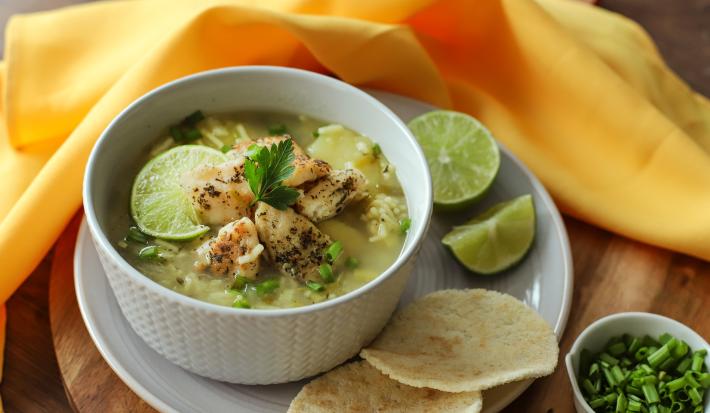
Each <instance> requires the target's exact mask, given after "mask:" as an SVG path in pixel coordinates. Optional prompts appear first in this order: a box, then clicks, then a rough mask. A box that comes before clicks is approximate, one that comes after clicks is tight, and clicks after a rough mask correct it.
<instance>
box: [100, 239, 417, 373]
mask: <svg viewBox="0 0 710 413" xmlns="http://www.w3.org/2000/svg"><path fill="white" fill-rule="evenodd" d="M94 245H95V246H96V249H97V251H98V253H99V259H100V260H101V264H102V266H103V268H104V270H105V271H106V275H107V276H108V280H109V283H110V285H111V288H112V289H113V292H114V294H115V295H116V299H117V301H118V304H119V306H120V307H121V311H122V312H123V314H124V316H125V317H126V319H127V320H128V322H129V323H130V325H131V327H132V328H133V330H135V332H136V333H138V335H139V336H140V337H141V338H142V339H143V340H144V341H145V342H146V343H147V344H148V345H149V346H150V347H152V348H153V349H154V350H155V351H157V352H158V353H160V354H162V355H163V356H164V357H165V358H167V359H168V360H170V361H172V362H173V363H175V364H177V365H179V366H180V367H183V368H185V369H187V370H189V371H191V372H193V373H196V374H199V375H202V376H205V377H209V378H212V379H215V380H221V381H227V382H231V383H242V384H273V383H283V382H289V381H295V380H299V379H302V378H304V377H309V376H313V375H315V374H318V373H321V372H324V371H327V370H330V369H332V368H333V367H335V366H337V365H338V364H340V363H342V362H344V361H345V360H347V359H349V358H350V357H353V356H354V355H355V354H357V353H358V351H360V349H361V348H362V347H364V346H365V345H366V344H368V343H369V342H370V341H371V340H372V339H374V338H375V336H376V335H377V334H378V333H379V332H380V330H381V329H382V328H383V327H384V325H385V323H386V322H387V320H388V319H389V317H390V315H391V314H392V312H393V311H394V309H395V307H396V305H397V302H398V301H399V297H400V295H401V294H402V290H403V289H404V286H405V284H406V282H407V279H408V278H409V274H410V273H411V271H412V268H413V267H412V266H413V262H414V256H412V257H411V258H410V259H409V260H408V261H407V262H406V264H405V265H404V266H402V267H401V268H400V269H399V270H398V271H397V272H396V273H394V274H393V275H392V276H390V277H389V278H387V280H385V281H384V282H383V283H382V284H381V285H379V286H378V288H373V289H371V290H369V291H367V292H366V293H365V294H362V295H360V296H358V297H355V298H354V299H352V300H349V301H345V302H343V303H342V304H340V305H338V306H331V307H328V308H326V309H322V310H320V311H311V312H306V313H302V314H294V315H289V316H283V317H263V316H251V315H249V314H235V313H224V312H213V311H210V310H209V309H204V308H199V307H196V306H192V305H189V304H187V305H186V303H185V302H184V301H182V300H174V299H172V297H170V296H167V295H158V294H155V293H154V292H152V291H150V290H149V289H147V288H145V286H144V285H142V284H141V283H137V282H136V281H135V280H134V279H133V278H131V277H130V276H128V274H126V272H125V271H124V270H123V269H122V268H121V267H120V266H118V265H116V263H115V262H114V261H113V260H112V259H111V258H110V257H109V255H108V254H106V251H104V250H103V248H102V246H101V245H100V244H99V243H94Z"/></svg>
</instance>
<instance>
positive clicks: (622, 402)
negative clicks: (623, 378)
mask: <svg viewBox="0 0 710 413" xmlns="http://www.w3.org/2000/svg"><path fill="white" fill-rule="evenodd" d="M627 406H628V401H627V399H626V396H624V393H620V394H619V396H618V397H617V398H616V409H615V410H614V412H615V413H624V412H626V407H627Z"/></svg>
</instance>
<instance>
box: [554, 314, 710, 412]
mask: <svg viewBox="0 0 710 413" xmlns="http://www.w3.org/2000/svg"><path fill="white" fill-rule="evenodd" d="M663 333H669V334H671V335H672V336H674V337H676V338H678V339H680V340H683V341H685V342H686V343H688V346H689V347H690V348H691V349H692V350H693V351H696V350H700V349H703V348H704V349H706V350H708V352H709V353H710V345H709V344H708V342H707V341H705V340H704V339H703V338H702V337H701V336H700V335H699V334H698V333H696V332H695V331H693V330H692V329H690V328H689V327H687V326H685V325H684V324H681V323H679V322H678V321H675V320H673V319H671V318H668V317H664V316H661V315H658V314H652V313H633V312H632V313H618V314H612V315H609V316H606V317H604V318H600V319H599V320H597V321H595V322H593V323H592V324H591V325H589V327H587V328H586V329H585V330H584V331H582V334H580V335H579V337H577V340H575V342H574V344H572V348H571V349H570V351H569V353H567V356H566V357H565V365H566V366H567V374H568V376H569V379H570V382H571V383H572V391H573V392H574V406H575V408H576V409H577V412H578V413H594V410H592V408H591V407H589V405H588V404H587V402H586V401H585V400H584V396H582V392H581V390H580V388H579V384H578V383H577V371H578V369H579V356H580V353H581V352H582V350H583V349H585V348H586V349H588V350H590V351H592V352H598V351H601V350H602V349H603V348H604V346H605V345H606V343H607V341H608V340H609V339H610V338H611V337H614V336H620V335H622V334H631V335H634V336H644V335H646V334H648V335H650V336H651V337H654V338H658V337H659V336H660V335H661V334H663ZM708 357H710V356H708ZM705 364H706V365H708V358H707V357H706V359H705ZM704 403H705V405H704V408H705V410H704V411H705V413H709V412H710V396H708V395H705V400H704Z"/></svg>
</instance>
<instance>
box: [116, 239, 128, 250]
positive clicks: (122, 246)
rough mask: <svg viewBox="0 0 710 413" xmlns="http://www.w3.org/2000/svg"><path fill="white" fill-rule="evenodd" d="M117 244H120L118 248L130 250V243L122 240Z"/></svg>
mask: <svg viewBox="0 0 710 413" xmlns="http://www.w3.org/2000/svg"><path fill="white" fill-rule="evenodd" d="M116 244H118V246H119V247H121V248H128V243H127V242H126V241H124V240H120V241H118V242H117V243H116Z"/></svg>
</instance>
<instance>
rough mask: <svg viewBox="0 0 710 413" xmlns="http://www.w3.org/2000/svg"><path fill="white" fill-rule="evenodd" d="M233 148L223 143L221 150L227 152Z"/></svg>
mask: <svg viewBox="0 0 710 413" xmlns="http://www.w3.org/2000/svg"><path fill="white" fill-rule="evenodd" d="M231 150H232V147H231V146H229V145H223V146H222V148H220V151H222V153H227V152H229V151H231Z"/></svg>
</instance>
